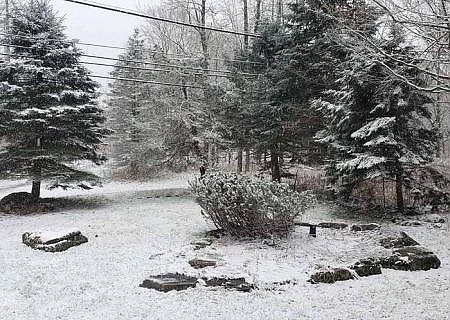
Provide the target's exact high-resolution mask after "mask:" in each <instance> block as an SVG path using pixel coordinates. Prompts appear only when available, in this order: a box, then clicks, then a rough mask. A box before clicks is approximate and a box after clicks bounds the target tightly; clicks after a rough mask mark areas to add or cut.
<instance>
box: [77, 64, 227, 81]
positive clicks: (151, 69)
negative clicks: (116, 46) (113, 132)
mask: <svg viewBox="0 0 450 320" xmlns="http://www.w3.org/2000/svg"><path fill="white" fill-rule="evenodd" d="M80 63H82V64H90V65H94V66H105V67H115V68H119V69H131V70H143V71H155V72H172V71H174V70H170V69H155V68H142V67H131V66H120V65H114V64H108V63H98V62H89V61H80ZM178 75H180V76H190V74H181V73H178ZM194 75H197V76H204V75H205V74H204V73H200V72H198V73H194ZM207 76H209V77H219V78H231V77H232V75H224V74H207Z"/></svg>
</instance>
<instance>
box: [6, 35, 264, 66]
mask: <svg viewBox="0 0 450 320" xmlns="http://www.w3.org/2000/svg"><path fill="white" fill-rule="evenodd" d="M0 35H2V36H6V37H13V38H19V39H30V40H36V38H33V37H30V36H20V35H15V34H8V33H4V32H0ZM47 39H48V40H53V41H60V42H63V40H60V39H52V38H47ZM67 42H73V43H75V44H79V45H83V46H89V47H97V48H105V49H116V50H127V49H128V48H126V47H119V46H114V45H106V44H95V43H89V42H83V41H78V39H73V40H67ZM136 51H139V52H148V53H159V54H163V55H167V56H173V57H174V58H170V57H168V58H169V59H186V60H200V59H203V57H200V56H189V55H182V54H176V53H165V52H161V51H157V50H150V49H138V50H136ZM209 60H214V61H225V62H240V63H248V64H256V65H262V63H259V62H255V61H249V60H237V59H221V58H209Z"/></svg>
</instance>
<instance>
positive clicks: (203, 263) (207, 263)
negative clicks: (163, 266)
mask: <svg viewBox="0 0 450 320" xmlns="http://www.w3.org/2000/svg"><path fill="white" fill-rule="evenodd" d="M189 264H190V265H191V267H193V268H195V269H201V268H206V267H213V266H215V265H216V264H217V262H216V261H214V260H206V259H197V258H195V259H192V260H189Z"/></svg>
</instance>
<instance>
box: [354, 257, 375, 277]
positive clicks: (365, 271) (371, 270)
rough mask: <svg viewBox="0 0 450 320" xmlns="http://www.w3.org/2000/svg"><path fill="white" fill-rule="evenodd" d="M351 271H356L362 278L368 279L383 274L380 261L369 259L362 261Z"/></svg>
mask: <svg viewBox="0 0 450 320" xmlns="http://www.w3.org/2000/svg"><path fill="white" fill-rule="evenodd" d="M350 269H352V270H355V272H356V273H357V274H358V276H360V277H368V276H372V275H376V274H381V264H380V261H379V259H374V258H368V259H362V260H360V261H358V262H357V263H355V264H354V265H353V266H351V267H350Z"/></svg>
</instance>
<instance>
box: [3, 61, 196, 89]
mask: <svg viewBox="0 0 450 320" xmlns="http://www.w3.org/2000/svg"><path fill="white" fill-rule="evenodd" d="M0 55H2V56H11V57H14V56H16V55H14V54H7V53H0ZM89 77H91V78H100V79H110V80H116V81H130V82H138V83H149V84H156V85H164V86H173V87H183V88H193V89H203V88H202V87H199V86H193V85H189V84H178V83H170V82H159V81H151V80H141V79H134V78H121V77H110V76H101V75H92V74H91V75H89Z"/></svg>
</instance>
